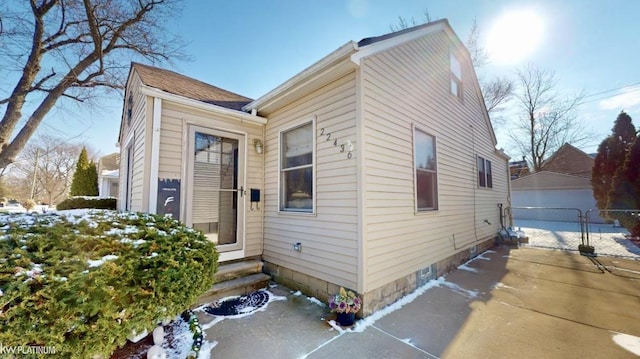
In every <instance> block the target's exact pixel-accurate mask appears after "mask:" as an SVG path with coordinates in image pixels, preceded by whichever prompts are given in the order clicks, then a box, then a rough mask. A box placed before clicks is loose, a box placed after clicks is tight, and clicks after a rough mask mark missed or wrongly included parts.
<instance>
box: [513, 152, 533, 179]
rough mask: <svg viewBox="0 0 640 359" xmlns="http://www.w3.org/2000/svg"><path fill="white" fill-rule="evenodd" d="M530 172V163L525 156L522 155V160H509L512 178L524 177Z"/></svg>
mask: <svg viewBox="0 0 640 359" xmlns="http://www.w3.org/2000/svg"><path fill="white" fill-rule="evenodd" d="M529 173H530V171H529V164H528V163H527V160H526V159H525V157H524V156H523V157H522V161H513V162H509V175H510V176H511V179H512V180H514V179H516V178H520V177H524V176H526V175H528V174H529Z"/></svg>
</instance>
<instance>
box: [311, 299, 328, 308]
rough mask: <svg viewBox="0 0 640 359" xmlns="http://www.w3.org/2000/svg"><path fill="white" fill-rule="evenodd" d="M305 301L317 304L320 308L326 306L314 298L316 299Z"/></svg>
mask: <svg viewBox="0 0 640 359" xmlns="http://www.w3.org/2000/svg"><path fill="white" fill-rule="evenodd" d="M307 300H308V301H310V302H311V303H313V304H317V305H319V306H321V307H325V306H326V304H324V303H323V302H322V301H321V300H320V299H318V298H316V297H307Z"/></svg>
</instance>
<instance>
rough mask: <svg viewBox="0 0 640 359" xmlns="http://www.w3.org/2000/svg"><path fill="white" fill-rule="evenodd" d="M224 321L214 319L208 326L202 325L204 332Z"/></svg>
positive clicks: (218, 318) (222, 318)
mask: <svg viewBox="0 0 640 359" xmlns="http://www.w3.org/2000/svg"><path fill="white" fill-rule="evenodd" d="M194 311H195V310H194ZM223 320H224V317H213V320H212V321H210V322H209V323H207V324H202V323H200V326H201V327H202V330H203V331H205V330H207V329H209V328H211V327H213V326H214V325H216V324H218V323H220V322H221V321H223Z"/></svg>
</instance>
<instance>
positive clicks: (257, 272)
mask: <svg viewBox="0 0 640 359" xmlns="http://www.w3.org/2000/svg"><path fill="white" fill-rule="evenodd" d="M262 264H263V263H262V262H261V261H257V260H249V261H241V262H234V263H227V264H221V265H220V266H219V267H218V272H217V273H216V274H215V278H216V281H215V284H214V285H213V286H211V288H210V289H209V290H208V291H207V292H205V293H204V294H202V295H201V296H200V298H198V300H197V301H196V304H195V305H194V306H200V305H203V304H210V303H213V302H215V301H216V300H218V299H220V298H224V297H229V296H237V295H242V294H246V293H249V292H252V291H254V290H258V289H261V288H266V287H267V285H268V284H269V281H270V280H271V276H269V275H267V274H264V273H262Z"/></svg>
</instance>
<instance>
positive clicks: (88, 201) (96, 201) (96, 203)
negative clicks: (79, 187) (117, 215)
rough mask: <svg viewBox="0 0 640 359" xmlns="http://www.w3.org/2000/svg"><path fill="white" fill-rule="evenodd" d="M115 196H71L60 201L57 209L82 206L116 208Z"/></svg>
mask: <svg viewBox="0 0 640 359" xmlns="http://www.w3.org/2000/svg"><path fill="white" fill-rule="evenodd" d="M116 205H117V204H116V199H115V198H100V197H71V198H67V199H65V200H64V201H62V202H60V203H59V204H58V205H57V206H56V209H58V210H59V211H62V210H65V209H80V208H96V209H114V210H115V209H116V208H117V207H116Z"/></svg>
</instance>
